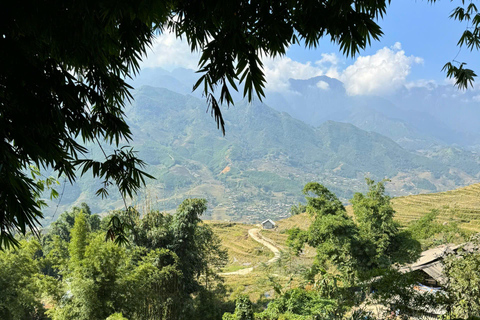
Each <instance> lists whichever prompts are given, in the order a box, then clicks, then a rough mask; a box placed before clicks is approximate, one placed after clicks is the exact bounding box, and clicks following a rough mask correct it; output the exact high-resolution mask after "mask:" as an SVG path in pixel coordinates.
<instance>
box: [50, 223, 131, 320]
mask: <svg viewBox="0 0 480 320" xmlns="http://www.w3.org/2000/svg"><path fill="white" fill-rule="evenodd" d="M82 216H83V215H78V217H77V219H76V220H78V222H77V221H76V222H75V227H74V229H73V230H74V231H72V240H71V242H70V247H69V249H70V252H71V258H70V261H69V264H70V266H69V267H70V268H69V273H68V274H67V275H66V276H65V277H64V278H63V279H64V285H65V292H64V296H63V297H62V301H61V302H60V303H59V305H58V306H57V308H55V309H54V310H53V312H52V316H53V319H105V318H107V317H108V316H109V315H111V314H113V313H115V312H118V311H122V308H123V307H124V306H125V304H126V301H125V300H124V296H125V291H124V290H123V288H124V286H123V285H122V284H123V281H124V278H125V277H126V276H127V273H128V270H131V269H133V266H132V265H131V264H130V259H128V257H127V255H126V249H125V248H124V247H121V246H117V245H116V244H114V243H113V242H106V241H105V238H104V235H102V234H97V235H94V234H90V237H91V239H90V241H89V243H88V245H86V246H85V247H84V244H85V241H84V239H85V234H86V228H84V226H85V223H84V221H82V220H83V219H82ZM77 226H78V228H77ZM77 237H78V239H77Z"/></svg>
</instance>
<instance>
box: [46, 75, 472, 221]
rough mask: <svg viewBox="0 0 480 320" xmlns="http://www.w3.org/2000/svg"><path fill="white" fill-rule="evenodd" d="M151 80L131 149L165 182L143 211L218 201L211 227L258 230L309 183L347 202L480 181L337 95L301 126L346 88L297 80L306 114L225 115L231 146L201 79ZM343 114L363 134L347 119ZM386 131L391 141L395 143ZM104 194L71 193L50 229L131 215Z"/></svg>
mask: <svg viewBox="0 0 480 320" xmlns="http://www.w3.org/2000/svg"><path fill="white" fill-rule="evenodd" d="M144 77H145V78H139V79H137V80H136V82H134V83H133V84H134V85H135V87H136V88H138V89H136V90H135V91H133V95H134V101H133V102H132V103H131V104H129V105H128V106H127V107H126V109H125V114H126V118H127V122H128V124H129V125H130V127H131V130H132V133H133V137H134V140H133V141H132V142H131V146H133V147H134V148H135V150H137V151H138V152H139V157H140V158H141V159H143V160H144V161H145V162H147V164H148V167H147V171H148V172H149V173H151V174H152V175H153V176H155V177H156V179H155V180H150V181H148V183H147V187H146V188H145V189H144V190H143V191H142V192H141V193H140V194H139V195H138V197H137V198H136V199H131V200H129V201H130V202H131V203H132V204H133V205H135V206H137V207H138V208H139V209H140V210H149V209H158V210H162V211H163V210H165V211H169V210H174V209H175V208H176V206H177V205H178V204H179V203H180V202H181V201H182V200H183V199H184V198H186V197H202V198H206V199H207V200H208V201H209V210H208V212H207V215H206V217H205V218H207V219H208V218H211V219H216V220H233V221H245V222H257V221H260V220H262V219H265V218H279V217H285V216H287V215H288V212H289V208H290V206H291V205H292V204H295V203H297V202H298V201H302V199H303V196H302V194H301V189H302V187H303V185H304V184H305V183H307V182H309V181H318V182H320V183H322V184H324V185H325V186H327V187H328V188H330V189H331V190H332V191H333V192H335V193H336V194H337V195H338V196H339V197H340V198H341V199H342V200H343V201H345V202H347V201H348V199H350V198H351V197H352V195H353V193H354V192H358V191H365V183H364V181H363V180H364V178H365V177H366V176H368V177H370V178H373V179H376V180H381V179H384V178H387V179H390V180H391V182H390V183H388V184H387V190H388V191H389V192H390V194H391V195H393V196H399V195H408V194H416V193H422V192H433V191H443V190H449V189H453V188H455V187H457V186H463V185H467V184H471V183H474V182H477V181H479V179H480V175H479V171H480V170H479V169H480V164H479V163H480V161H479V160H478V158H477V157H476V154H475V153H473V152H471V151H469V150H465V149H464V148H461V147H459V146H458V145H452V144H448V143H447V142H446V141H445V140H442V139H440V136H438V135H437V136H435V135H433V134H430V133H428V132H426V131H425V130H424V131H419V130H417V131H415V130H416V129H415V127H414V126H413V125H412V124H410V123H409V122H408V121H406V120H404V119H403V120H402V119H398V118H391V117H389V116H387V115H385V114H384V113H382V112H381V111H379V110H377V109H376V107H375V106H374V107H372V108H367V107H365V106H362V105H359V104H352V106H351V108H350V107H349V108H346V107H345V108H344V107H341V106H343V104H341V103H340V102H341V101H343V100H342V99H344V98H345V99H353V98H352V97H348V96H346V95H345V96H341V95H340V94H330V93H329V95H325V100H317V104H318V101H322V108H323V109H325V110H328V111H329V112H330V113H328V115H327V114H326V113H322V112H317V113H315V115H312V116H311V117H307V118H310V119H309V120H310V121H308V122H307V121H306V120H307V119H305V117H304V119H299V118H300V116H298V115H296V114H295V112H294V110H293V109H294V108H295V107H298V108H300V107H299V105H300V103H304V104H305V108H304V109H305V110H310V109H311V110H316V109H315V108H314V107H313V106H312V105H311V104H313V103H314V102H315V100H316V99H318V97H319V96H315V95H316V94H317V93H315V90H313V89H312V90H313V91H311V92H310V89H311V88H310V87H311V84H312V83H315V82H317V83H318V81H325V82H326V81H329V82H328V83H329V88H330V89H331V90H332V92H333V91H334V90H338V91H339V92H341V90H342V84H341V83H340V82H339V81H337V80H334V79H326V78H321V80H319V79H318V78H316V79H310V80H305V81H304V80H301V81H295V80H291V84H292V86H291V88H293V89H295V90H296V91H297V92H299V90H301V91H302V92H304V95H300V98H299V100H302V101H303V102H299V101H297V105H293V103H289V102H288V99H286V98H285V99H284V100H285V101H284V102H283V105H282V104H280V102H278V103H275V102H274V101H275V99H277V100H280V98H281V97H280V96H276V97H275V96H273V97H271V98H269V99H270V100H268V101H266V102H267V103H275V106H276V109H274V108H272V107H270V106H269V105H267V104H264V103H260V102H253V103H247V102H245V101H239V102H237V103H236V104H235V106H234V107H231V108H229V109H226V108H224V112H223V113H224V118H225V122H226V135H225V136H223V135H222V133H221V131H219V130H218V129H217V127H216V124H215V123H214V121H213V119H211V118H210V115H209V114H208V113H206V110H207V105H206V103H205V100H204V99H202V98H199V97H196V96H195V95H196V94H195V93H194V94H193V95H192V94H188V92H186V91H188V85H186V84H185V83H187V82H189V81H191V80H192V79H194V77H195V75H194V74H193V73H192V72H191V71H189V70H185V69H183V70H180V71H175V72H174V73H171V72H168V71H164V70H151V73H150V74H149V73H148V72H146V73H145V75H144ZM146 83H150V84H151V85H145V84H146ZM152 85H155V86H157V87H154V86H152ZM159 86H163V88H161V87H159ZM317 89H318V90H322V91H325V90H323V89H320V88H318V87H317ZM309 92H310V93H309ZM321 93H322V92H320V93H318V95H320V94H321ZM379 99H380V98H379ZM373 100H375V99H373ZM380 100H381V99H380ZM269 101H270V102H269ZM342 103H343V102H342ZM378 103H380V102H378ZM323 104H328V105H330V106H332V107H331V108H330V109H329V108H326V107H323ZM319 108H320V107H319ZM362 108H363V109H362ZM365 108H367V109H365ZM362 110H370V111H371V112H364V111H362ZM300 111H301V109H298V112H299V113H300ZM305 112H307V111H305ZM342 112H343V114H345V115H348V117H349V118H350V119H352V121H351V122H353V124H352V123H347V121H346V120H345V119H340V114H342ZM335 116H337V118H335ZM405 118H407V117H405ZM315 119H316V120H315ZM355 119H357V120H355ZM302 120H304V121H302ZM333 120H336V121H333ZM339 120H341V121H339ZM353 120H355V121H357V123H355V122H354V121H353ZM387 120H388V121H387ZM315 121H318V124H314V122H315ZM362 121H363V123H366V122H365V121H369V122H367V123H366V124H365V125H364V127H365V126H367V124H370V126H371V128H370V129H371V130H369V131H366V130H363V129H361V128H359V126H360V124H361V123H362ZM373 124H375V125H373ZM389 128H391V130H389ZM374 129H375V130H374ZM382 130H383V131H388V132H390V131H391V133H390V137H388V136H386V135H383V134H381V133H382ZM392 136H394V137H392ZM395 136H396V137H397V138H398V139H395ZM400 137H401V138H403V140H402V139H400ZM399 140H400V142H399ZM407 140H409V141H410V142H412V141H414V142H415V143H416V144H418V146H421V148H417V149H415V148H413V146H414V144H415V143H408V144H406V145H407V146H406V145H403V146H402V144H401V142H402V141H407ZM88 148H89V149H90V152H91V156H92V157H94V158H95V157H96V158H98V157H101V151H100V150H99V148H98V147H97V146H94V145H89V146H88ZM104 148H106V151H107V152H108V147H105V146H104ZM62 182H63V181H62ZM99 186H100V183H99V182H98V181H94V180H92V179H91V178H89V177H88V176H85V177H82V178H81V179H79V181H78V182H77V183H76V184H75V185H73V186H70V185H65V187H64V190H63V186H62V187H61V188H62V190H59V191H60V192H61V194H62V197H61V199H60V200H57V201H55V202H53V203H50V205H51V206H50V209H49V210H48V211H46V216H47V219H46V222H47V223H48V222H49V221H51V220H53V219H54V218H55V217H54V216H53V215H54V212H55V211H57V212H58V211H60V212H61V211H62V210H65V209H68V208H69V207H70V206H71V205H73V204H78V203H80V202H84V201H85V202H87V203H88V204H89V205H90V206H91V207H92V209H93V211H94V212H105V211H108V210H112V209H116V208H121V207H122V201H121V200H120V198H119V196H118V195H117V192H115V189H112V190H110V197H109V198H108V199H103V200H102V199H100V198H97V197H95V196H94V194H95V191H96V190H97V189H98V187H99ZM57 205H58V208H57Z"/></svg>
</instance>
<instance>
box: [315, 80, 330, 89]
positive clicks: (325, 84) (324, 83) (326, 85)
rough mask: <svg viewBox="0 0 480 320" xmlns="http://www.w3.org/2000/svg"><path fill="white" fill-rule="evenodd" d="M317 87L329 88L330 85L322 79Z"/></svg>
mask: <svg viewBox="0 0 480 320" xmlns="http://www.w3.org/2000/svg"><path fill="white" fill-rule="evenodd" d="M317 88H320V89H322V90H328V89H330V85H329V84H328V83H327V82H325V81H322V80H320V81H318V82H317Z"/></svg>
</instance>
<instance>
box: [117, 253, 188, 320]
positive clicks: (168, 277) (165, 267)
mask: <svg viewBox="0 0 480 320" xmlns="http://www.w3.org/2000/svg"><path fill="white" fill-rule="evenodd" d="M178 264H179V259H178V256H177V255H176V254H175V253H173V252H171V251H169V250H167V249H155V250H152V251H150V252H149V253H148V254H147V255H146V256H144V257H143V258H142V260H141V261H140V263H139V264H138V266H137V267H136V268H135V270H134V271H133V273H132V274H131V275H130V276H129V277H128V278H127V280H126V281H125V283H124V286H125V287H126V289H127V290H125V291H126V292H127V294H126V295H127V297H126V298H127V299H126V301H128V305H126V306H125V314H130V315H131V318H132V319H179V318H181V315H182V314H185V311H186V310H188V309H189V308H188V303H189V300H190V299H189V297H188V295H187V294H186V293H185V292H183V291H182V286H181V283H182V273H181V271H180V270H179V268H178ZM127 310H128V311H127Z"/></svg>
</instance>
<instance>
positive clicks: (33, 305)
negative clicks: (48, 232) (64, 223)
mask: <svg viewBox="0 0 480 320" xmlns="http://www.w3.org/2000/svg"><path fill="white" fill-rule="evenodd" d="M19 244H20V247H19V248H18V249H17V250H15V251H14V250H5V251H0V319H5V320H23V319H40V318H41V317H43V313H44V312H45V309H44V308H43V305H42V303H41V302H40V295H39V288H38V282H37V280H36V278H37V274H38V273H39V272H40V268H39V261H38V260H36V258H37V254H38V252H39V251H40V244H39V243H38V242H37V241H28V242H27V241H26V240H22V241H21V242H20V243H19Z"/></svg>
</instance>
